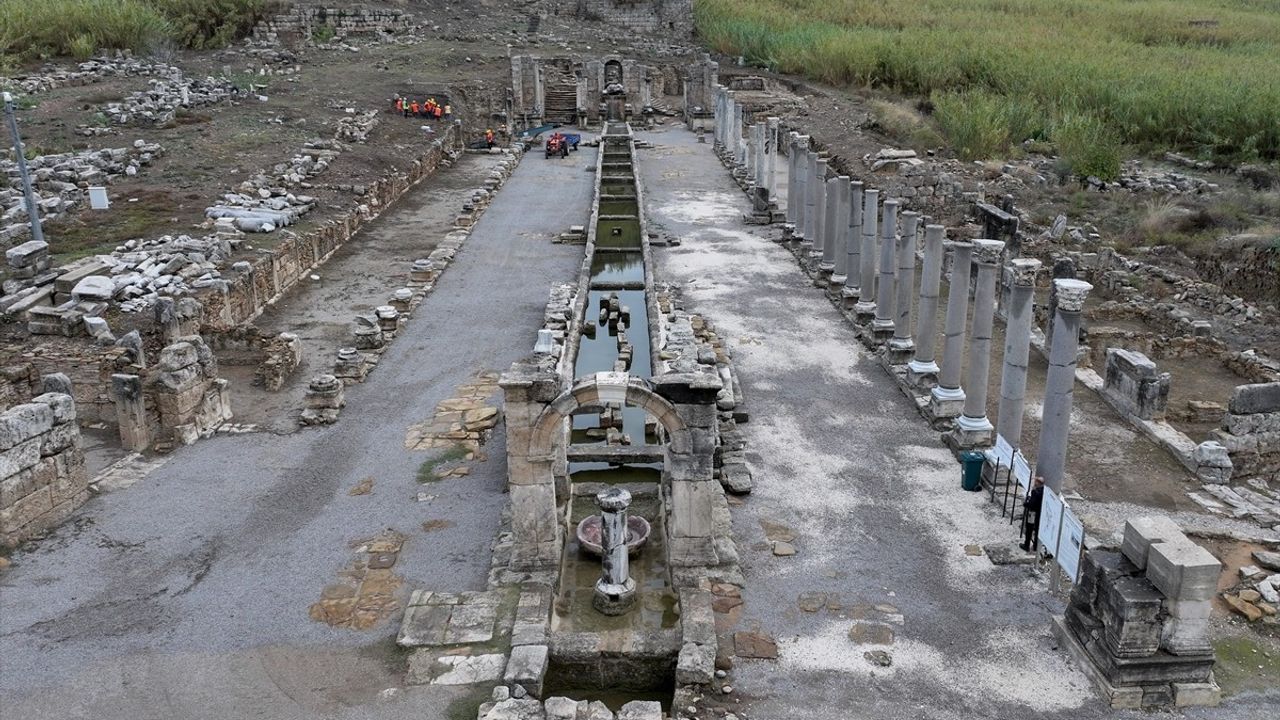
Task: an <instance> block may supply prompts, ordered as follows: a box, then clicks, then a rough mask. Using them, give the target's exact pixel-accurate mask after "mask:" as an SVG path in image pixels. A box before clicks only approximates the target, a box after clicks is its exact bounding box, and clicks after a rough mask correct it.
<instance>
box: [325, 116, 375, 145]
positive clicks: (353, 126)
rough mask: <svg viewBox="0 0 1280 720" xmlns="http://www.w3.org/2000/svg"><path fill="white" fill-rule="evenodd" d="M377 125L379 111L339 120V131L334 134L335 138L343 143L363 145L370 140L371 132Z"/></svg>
mask: <svg viewBox="0 0 1280 720" xmlns="http://www.w3.org/2000/svg"><path fill="white" fill-rule="evenodd" d="M377 124H378V111H377V110H366V111H365V112H362V113H356V114H354V115H348V116H346V117H343V118H340V119H339V120H338V131H337V132H336V133H335V134H334V138H335V139H336V140H340V141H343V142H358V143H362V142H364V141H366V140H368V139H369V132H370V131H372V130H373V127H374V126H375V125H377Z"/></svg>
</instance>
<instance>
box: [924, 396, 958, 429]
mask: <svg viewBox="0 0 1280 720" xmlns="http://www.w3.org/2000/svg"><path fill="white" fill-rule="evenodd" d="M924 410H925V417H926V418H928V420H929V424H930V425H931V426H932V427H933V429H934V430H946V429H950V428H952V427H953V426H954V425H955V421H956V418H958V417H960V414H961V413H963V412H964V390H962V389H960V388H944V387H935V388H934V389H933V391H932V392H930V393H929V404H928V405H927V406H926V407H925V409H924Z"/></svg>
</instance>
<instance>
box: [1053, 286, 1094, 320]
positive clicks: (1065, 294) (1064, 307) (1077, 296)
mask: <svg viewBox="0 0 1280 720" xmlns="http://www.w3.org/2000/svg"><path fill="white" fill-rule="evenodd" d="M1053 287H1054V290H1055V291H1056V295H1055V297H1056V298H1057V300H1058V309H1059V310H1061V311H1063V312H1080V311H1081V310H1082V309H1084V299H1085V298H1086V297H1088V295H1089V291H1090V290H1092V289H1093V285H1090V284H1089V283H1087V282H1085V281H1083V280H1073V279H1071V278H1058V279H1057V280H1054V281H1053Z"/></svg>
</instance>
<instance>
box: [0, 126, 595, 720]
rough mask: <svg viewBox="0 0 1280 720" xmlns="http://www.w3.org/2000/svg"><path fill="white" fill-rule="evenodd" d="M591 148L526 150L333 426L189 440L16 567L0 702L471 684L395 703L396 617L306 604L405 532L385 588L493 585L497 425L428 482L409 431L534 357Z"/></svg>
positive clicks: (310, 714)
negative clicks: (340, 620)
mask: <svg viewBox="0 0 1280 720" xmlns="http://www.w3.org/2000/svg"><path fill="white" fill-rule="evenodd" d="M594 152H595V151H594V150H592V149H589V148H586V147H583V148H582V150H581V151H580V152H579V153H577V154H575V155H573V156H571V158H570V159H569V160H561V161H550V160H544V159H543V158H542V157H540V156H538V155H537V154H531V155H530V156H529V157H527V158H525V160H524V161H523V162H522V163H521V165H520V166H519V168H518V169H517V170H516V172H515V174H514V175H513V176H512V177H511V179H510V180H509V181H508V183H507V185H506V186H505V188H504V189H503V191H502V192H501V193H500V194H499V196H498V197H497V198H496V199H495V200H494V202H493V204H492V205H491V206H490V208H489V209H488V211H487V212H486V213H485V215H484V216H483V217H482V218H481V219H480V221H479V222H478V223H477V224H476V226H475V228H474V232H473V234H472V235H471V237H470V239H468V241H467V243H466V245H464V247H463V250H462V251H461V253H460V254H459V256H458V257H457V259H456V260H455V261H454V263H453V264H452V265H451V266H450V267H449V269H448V270H447V271H446V272H445V274H444V276H443V278H442V279H441V281H440V283H439V285H438V286H437V288H436V290H435V292H434V293H432V295H431V296H430V297H428V298H427V299H426V301H425V302H424V303H423V304H422V305H421V307H419V308H418V310H417V311H416V312H415V313H414V316H413V318H412V320H410V322H409V324H408V325H407V328H406V330H405V331H404V332H403V333H402V334H401V336H400V337H397V338H396V340H395V342H394V344H393V346H392V347H391V349H390V350H389V351H388V352H387V353H386V354H385V355H384V356H383V358H382V361H381V362H380V363H379V366H378V367H377V369H376V370H375V371H374V372H373V374H372V375H371V376H370V377H369V379H368V380H367V381H366V382H365V383H364V384H362V385H358V386H354V387H352V388H349V389H348V392H347V409H346V410H344V411H343V413H342V417H341V419H340V420H339V422H338V424H337V425H335V426H333V427H330V428H325V429H321V430H314V431H304V432H299V433H295V434H293V435H289V436H283V437H280V436H274V435H270V434H265V433H258V434H248V435H240V436H218V437H215V438H213V439H210V440H207V441H202V442H201V443H199V444H197V445H195V446H192V447H190V448H183V449H179V450H178V451H176V452H175V453H174V454H173V455H172V457H171V458H170V459H169V460H168V461H167V462H166V463H165V464H164V465H162V466H161V467H159V468H158V469H156V470H154V471H153V472H152V473H151V474H150V475H149V476H148V477H146V478H145V479H142V480H140V481H138V482H136V483H134V484H132V485H131V486H128V487H126V488H124V489H121V490H119V491H115V492H108V493H106V494H104V495H101V496H99V497H98V498H96V499H93V500H91V501H90V502H89V503H88V504H86V506H85V507H84V509H83V511H82V512H81V513H80V515H79V516H78V517H77V518H75V519H73V520H72V521H70V522H68V523H67V524H66V525H65V526H63V527H62V528H61V529H60V530H59V531H57V532H56V533H54V535H53V537H51V538H50V539H48V540H45V541H43V542H41V543H39V544H38V546H37V547H36V549H35V551H34V552H31V553H20V554H18V555H17V556H16V557H14V566H13V567H12V568H11V569H10V570H8V571H7V572H6V573H5V574H4V575H3V577H2V578H0V603H2V605H0V608H2V612H0V666H2V668H3V669H2V670H0V697H3V698H4V701H3V702H4V709H3V711H2V712H0V714H2V715H3V716H4V717H6V718H8V717H13V718H24V719H25V720H39V719H41V718H59V719H62V718H79V717H92V718H95V720H107V719H114V718H120V719H124V718H128V719H130V720H144V719H149V718H157V719H164V720H172V719H173V718H184V719H185V718H247V717H263V718H272V719H273V720H274V719H279V718H316V717H352V718H375V717H379V718H381V717H385V718H399V717H405V718H410V717H412V718H415V720H423V719H431V718H443V717H446V716H447V712H448V705H449V702H450V701H451V700H452V699H454V698H458V697H461V696H463V695H465V694H466V693H467V692H468V691H467V690H465V689H463V690H458V689H454V688H447V687H443V686H430V687H422V688H417V687H414V688H409V689H407V690H392V691H391V692H389V693H386V694H385V695H383V694H381V693H382V691H383V690H384V689H386V688H398V687H399V686H400V683H401V682H402V680H403V678H402V674H403V672H404V668H405V657H404V655H403V654H402V653H400V652H399V651H398V650H396V649H395V648H394V645H393V638H394V635H395V632H396V630H397V629H398V620H399V617H400V613H399V612H396V613H393V614H391V615H390V616H389V617H390V618H392V619H391V621H385V620H384V621H383V622H381V623H379V624H376V625H375V626H374V627H373V628H372V629H370V630H367V631H359V630H352V629H349V628H345V627H342V628H335V627H331V626H330V625H328V624H326V623H324V622H318V621H316V620H313V619H311V618H310V617H309V616H308V609H309V607H310V606H312V604H313V603H316V602H317V601H319V600H320V599H321V596H322V591H325V590H326V588H329V587H330V586H332V585H336V584H339V579H340V575H341V574H342V573H344V571H349V570H350V569H351V566H352V563H353V562H356V561H359V562H361V563H363V562H365V559H364V555H365V554H366V553H364V552H362V549H365V550H367V549H369V542H370V541H371V539H376V538H378V537H379V536H380V534H381V533H383V532H384V531H388V530H391V531H395V532H397V533H399V534H402V535H403V536H404V538H405V539H404V543H403V546H402V547H401V549H400V551H399V553H398V557H397V558H396V560H395V564H394V565H393V566H392V567H391V568H390V570H389V573H387V577H384V578H381V580H380V581H381V582H385V583H387V586H395V587H396V590H395V597H396V598H397V601H398V602H399V603H400V604H403V602H404V601H406V600H407V597H408V593H409V590H410V589H411V588H414V587H430V588H432V589H435V590H441V591H465V590H480V589H483V588H484V583H485V575H486V572H487V570H488V567H489V557H490V553H489V545H490V542H491V541H492V539H493V537H494V535H495V533H496V531H497V527H498V521H499V516H500V513H501V510H502V507H503V504H504V503H505V501H506V496H505V495H504V494H503V493H502V483H503V476H504V474H505V464H504V463H503V462H502V460H501V458H503V454H504V450H503V448H504V440H505V438H504V436H503V434H502V428H501V426H499V427H498V429H497V431H496V433H495V436H494V437H493V439H492V440H491V441H490V443H489V444H488V445H487V446H486V448H485V449H486V452H487V454H488V456H489V457H490V458H496V460H494V459H490V460H488V461H486V462H476V463H472V464H471V471H470V474H469V475H467V476H465V477H450V478H448V479H445V480H442V481H439V482H432V483H427V484H419V483H418V482H417V481H416V480H415V475H416V474H417V471H418V468H419V466H420V465H421V464H422V463H423V461H424V460H426V459H427V458H429V457H432V453H435V452H439V451H438V450H426V449H416V450H410V449H406V448H405V436H406V433H407V432H408V430H409V429H410V428H411V427H412V426H414V425H417V424H420V423H423V422H426V421H429V420H431V419H432V417H433V413H434V411H435V408H436V406H437V404H438V403H440V402H441V401H442V400H445V399H447V398H450V397H454V395H455V392H456V391H457V389H458V388H459V387H460V386H463V385H464V384H466V383H469V382H472V381H474V379H475V377H476V373H478V372H480V371H485V370H490V371H501V370H504V369H505V368H506V367H507V366H508V365H510V363H511V362H512V361H514V360H515V359H516V358H518V357H520V356H522V355H524V354H527V353H528V352H530V351H531V349H532V347H533V343H534V340H535V339H536V333H537V328H538V327H539V326H540V325H541V323H542V314H543V308H544V305H545V303H546V300H547V294H548V291H549V288H550V286H551V284H552V283H554V282H563V281H565V280H567V279H571V278H572V277H574V274H575V272H576V269H577V267H578V265H579V263H581V260H582V248H581V247H574V246H563V245H553V244H551V242H550V238H551V237H552V236H553V235H555V234H558V233H559V232H561V231H562V230H564V229H565V228H566V227H567V226H568V225H570V224H582V223H584V222H585V221H586V219H587V213H588V206H589V201H590V197H591V190H592V182H593V180H594V174H593V173H588V172H584V167H585V166H586V165H587V164H593V163H594ZM430 183H431V181H430V180H428V181H426V182H425V183H424V184H423V185H422V186H421V187H420V188H419V189H417V190H415V191H414V192H415V193H418V192H429V191H430ZM407 199H409V198H407ZM418 205H419V204H417V203H413V202H407V203H406V204H405V205H404V206H403V210H402V209H401V208H397V209H393V210H392V211H391V212H390V213H389V214H388V216H387V217H388V218H390V219H391V220H393V221H394V222H393V223H391V226H392V227H394V228H401V229H402V230H401V231H403V232H413V233H424V232H430V231H431V230H430V229H429V228H424V227H422V226H421V225H419V224H416V223H414V222H413V217H412V216H409V217H400V216H398V215H397V214H398V213H401V212H405V213H410V214H411V213H413V212H415V208H416V207H418ZM441 234H443V233H441ZM357 241H359V239H357ZM392 289H394V288H391V287H388V292H389V291H390V290H392ZM370 477H372V478H373V482H372V483H371V484H368V483H366V482H365V481H366V480H367V478H370ZM119 484H120V485H127V484H128V483H127V482H121V483H119ZM353 490H356V491H357V492H356V493H354V494H353V493H352V491H353ZM419 492H425V493H426V494H427V495H428V496H430V497H429V499H427V501H425V502H418V501H417V500H416V497H417V495H418V493H419ZM450 521H451V522H450ZM424 524H425V527H424ZM376 555H377V554H376V553H368V557H369V559H368V562H370V563H372V562H374V559H373V558H374V557H375V556H376ZM379 572H380V573H381V569H380V570H379ZM391 575H394V577H395V579H396V580H398V581H399V582H398V584H396V583H395V582H394V581H393V579H392V577H391ZM365 582H366V583H367V582H368V579H367V578H366V579H365ZM477 702H478V700H477ZM473 707H474V705H473Z"/></svg>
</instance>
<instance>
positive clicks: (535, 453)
mask: <svg viewBox="0 0 1280 720" xmlns="http://www.w3.org/2000/svg"><path fill="white" fill-rule="evenodd" d="M619 401H621V402H622V403H623V404H624V405H627V406H629V407H637V408H641V409H643V410H644V411H645V412H647V413H649V414H650V415H652V416H653V417H654V418H655V419H656V420H657V421H658V424H660V425H662V427H663V429H664V430H666V433H667V443H668V451H669V452H674V453H688V452H691V451H692V449H693V439H692V437H691V435H690V433H689V428H688V426H686V425H685V422H684V420H683V419H681V418H680V414H679V413H678V412H677V411H676V407H675V405H672V404H671V403H670V402H669V401H668V400H667V399H666V398H664V397H662V396H661V395H658V394H657V393H656V392H654V391H653V388H652V387H651V386H650V385H649V383H648V381H646V380H644V379H643V378H639V377H635V376H634V375H628V374H627V373H617V372H603V373H596V374H595V375H592V376H589V377H584V378H579V379H578V380H577V382H575V383H574V385H573V387H572V388H570V389H569V390H567V391H565V392H564V393H561V394H560V396H559V397H557V398H556V399H555V400H553V401H552V402H551V404H550V405H548V406H547V407H546V408H545V409H544V410H543V411H542V413H541V414H539V416H538V419H537V421H535V423H534V428H533V433H532V435H531V436H530V438H529V454H528V457H529V458H536V459H544V460H545V459H550V458H551V457H552V456H553V455H554V453H555V451H556V440H557V439H558V437H559V433H560V432H561V431H562V430H563V426H562V422H563V421H564V419H565V418H567V417H569V416H570V415H572V414H573V412H574V411H575V410H578V409H580V408H584V407H591V406H593V405H600V404H603V403H606V402H619Z"/></svg>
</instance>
